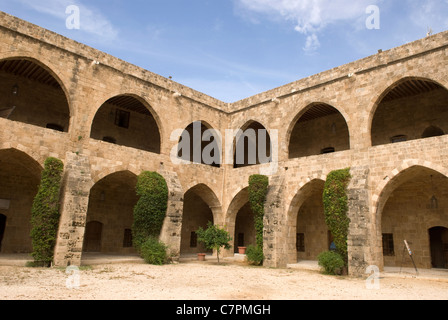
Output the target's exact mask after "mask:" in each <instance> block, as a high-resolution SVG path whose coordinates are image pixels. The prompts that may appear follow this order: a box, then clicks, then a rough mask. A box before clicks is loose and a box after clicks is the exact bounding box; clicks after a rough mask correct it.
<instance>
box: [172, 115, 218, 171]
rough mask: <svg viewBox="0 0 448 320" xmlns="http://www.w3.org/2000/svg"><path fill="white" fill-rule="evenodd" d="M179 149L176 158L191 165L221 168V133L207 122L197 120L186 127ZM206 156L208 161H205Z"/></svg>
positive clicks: (180, 139)
mask: <svg viewBox="0 0 448 320" xmlns="http://www.w3.org/2000/svg"><path fill="white" fill-rule="evenodd" d="M206 132H207V133H209V134H211V136H209V135H208V134H206ZM203 139H204V140H205V141H203ZM197 140H198V141H197ZM177 147H178V149H177V155H176V156H177V158H178V159H181V160H183V161H186V162H190V163H196V164H206V165H209V166H212V167H216V168H219V167H221V164H222V137H221V133H220V132H219V131H218V130H216V129H214V128H213V127H212V126H211V125H210V124H209V123H208V122H207V121H204V120H197V121H193V122H192V123H190V124H189V125H188V126H186V127H185V129H184V130H183V132H182V134H181V136H180V137H179V142H178V145H177ZM204 155H205V156H207V158H206V159H204ZM199 158H200V159H199Z"/></svg>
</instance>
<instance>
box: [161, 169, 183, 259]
mask: <svg viewBox="0 0 448 320" xmlns="http://www.w3.org/2000/svg"><path fill="white" fill-rule="evenodd" d="M160 174H161V175H162V176H163V177H164V178H165V180H166V183H167V184H168V191H169V192H168V209H167V212H166V217H165V221H164V223H163V227H162V231H161V232H160V241H162V242H163V243H165V244H166V245H168V247H169V250H170V254H171V256H172V257H173V259H174V260H175V261H176V260H179V257H180V243H181V234H182V216H183V208H184V199H183V195H184V193H183V190H182V186H181V184H180V181H179V178H178V177H177V174H176V173H175V172H169V171H161V172H160Z"/></svg>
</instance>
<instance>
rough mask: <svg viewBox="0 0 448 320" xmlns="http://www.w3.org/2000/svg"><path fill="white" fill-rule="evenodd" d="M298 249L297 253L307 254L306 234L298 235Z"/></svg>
mask: <svg viewBox="0 0 448 320" xmlns="http://www.w3.org/2000/svg"><path fill="white" fill-rule="evenodd" d="M296 248H297V252H305V234H304V233H298V234H297V242H296Z"/></svg>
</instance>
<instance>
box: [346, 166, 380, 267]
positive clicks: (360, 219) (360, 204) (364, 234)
mask: <svg viewBox="0 0 448 320" xmlns="http://www.w3.org/2000/svg"><path fill="white" fill-rule="evenodd" d="M369 172H370V170H369V168H368V167H353V168H352V169H351V171H350V173H351V175H352V179H351V181H350V184H349V187H348V191H347V193H348V207H349V209H348V210H349V212H348V216H349V218H350V221H351V222H350V226H349V231H348V263H349V272H350V275H351V276H362V275H364V274H365V272H366V269H367V267H368V266H370V265H376V263H375V262H376V261H374V260H375V259H374V258H373V257H374V255H373V252H374V251H375V248H374V246H375V241H374V240H375V239H373V238H374V232H373V230H374V228H373V223H372V219H371V214H370V208H369V203H370V202H369V197H370V196H369V190H368V186H369Z"/></svg>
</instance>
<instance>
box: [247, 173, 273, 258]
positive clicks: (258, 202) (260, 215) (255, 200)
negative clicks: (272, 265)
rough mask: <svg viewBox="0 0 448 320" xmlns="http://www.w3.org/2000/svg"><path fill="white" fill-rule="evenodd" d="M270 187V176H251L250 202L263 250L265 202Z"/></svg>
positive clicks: (259, 245)
mask: <svg viewBox="0 0 448 320" xmlns="http://www.w3.org/2000/svg"><path fill="white" fill-rule="evenodd" d="M268 187H269V178H268V177H266V176H263V175H252V176H250V177H249V204H250V208H251V210H252V212H253V213H254V215H255V218H254V221H255V230H256V243H257V246H258V247H259V248H260V249H261V250H263V229H264V221H263V220H264V204H265V202H266V195H267V192H268Z"/></svg>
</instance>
